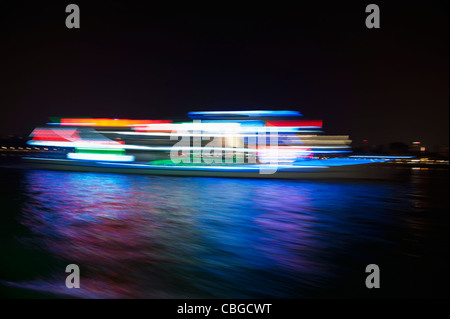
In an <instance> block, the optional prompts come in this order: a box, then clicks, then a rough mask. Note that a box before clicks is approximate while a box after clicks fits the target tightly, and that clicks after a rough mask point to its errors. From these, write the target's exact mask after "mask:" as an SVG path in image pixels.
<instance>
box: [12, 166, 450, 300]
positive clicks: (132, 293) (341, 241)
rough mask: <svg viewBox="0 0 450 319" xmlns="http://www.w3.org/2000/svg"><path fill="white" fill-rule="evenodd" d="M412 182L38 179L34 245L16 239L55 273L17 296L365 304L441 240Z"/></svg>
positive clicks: (30, 192) (33, 186) (56, 175)
mask: <svg viewBox="0 0 450 319" xmlns="http://www.w3.org/2000/svg"><path fill="white" fill-rule="evenodd" d="M411 178H412V179H413V180H412V183H399V182H397V183H395V182H394V183H387V182H384V183H383V182H365V181H359V182H349V181H291V180H251V179H222V178H196V177H191V178H188V177H158V176H135V175H119V174H100V173H77V172H55V171H40V170H29V171H26V172H25V173H24V175H23V177H22V181H21V190H22V192H23V195H24V199H23V202H22V203H21V213H20V216H18V221H19V223H20V224H21V225H23V226H25V227H26V229H27V230H28V231H29V233H28V234H27V235H26V236H17V235H16V236H15V238H16V240H17V241H18V242H19V244H20V245H21V246H25V247H27V248H28V249H30V250H34V251H39V252H41V253H42V254H44V255H45V256H48V257H49V258H50V260H51V261H52V264H51V266H50V269H48V270H46V271H41V272H40V273H38V274H35V276H34V278H33V279H32V280H23V281H20V280H16V281H15V282H14V283H12V282H11V281H9V283H8V284H10V285H13V286H14V285H15V286H17V287H21V288H29V289H33V290H40V291H44V292H51V293H54V294H57V295H66V294H68V295H73V296H79V297H86V298H267V297H276V298H297V297H314V296H322V295H325V296H329V295H330V294H333V293H335V292H337V291H344V292H345V293H346V295H348V296H356V297H358V296H360V292H361V289H362V288H364V280H365V276H366V274H365V273H364V269H365V265H367V264H369V263H381V264H384V265H385V267H389V265H391V264H393V263H398V262H415V260H419V261H418V262H421V261H420V260H421V259H423V258H425V257H426V256H425V255H424V253H423V249H422V248H420V247H419V248H417V247H416V246H414V242H418V241H420V238H422V237H424V236H427V234H428V232H429V231H430V226H429V225H428V224H429V220H427V219H426V218H423V217H420V213H421V212H423V210H424V207H425V211H426V207H427V205H431V204H430V203H429V200H430V199H429V198H428V197H427V196H429V194H426V193H422V192H423V190H421V189H420V187H419V186H420V185H419V186H418V185H415V184H414V183H415V182H416V183H419V182H418V181H414V176H412V177H411ZM417 214H419V215H417ZM410 243H413V244H412V245H411V244H410ZM447 247H448V246H447ZM424 249H426V247H425V248H424ZM393 256H395V258H397V259H395V260H394V259H391V257H393ZM399 256H401V257H399ZM70 263H74V264H77V265H79V266H80V268H81V285H82V288H81V289H70V290H69V289H67V288H66V287H65V285H64V282H65V276H66V275H67V274H65V273H64V269H65V265H67V264H70ZM403 266H404V265H401V266H395V267H399V268H401V267H403ZM396 269H397V268H396ZM353 284H355V285H354V286H352V285H353ZM344 286H345V287H344ZM347 286H348V287H347ZM352 287H353V288H352ZM327 293H328V294H327ZM346 295H345V294H343V296H346Z"/></svg>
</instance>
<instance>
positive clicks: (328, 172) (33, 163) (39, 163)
mask: <svg viewBox="0 0 450 319" xmlns="http://www.w3.org/2000/svg"><path fill="white" fill-rule="evenodd" d="M23 164H24V167H25V168H31V169H50V170H64V171H78V172H104V173H125V174H143V175H161V176H200V177H229V178H262V179H316V178H322V179H330V178H331V179H333V178H359V179H389V178H392V175H393V174H394V173H395V170H393V169H392V168H387V167H383V166H382V165H380V164H359V165H345V166H334V167H301V166H299V167H290V168H278V169H277V170H276V171H275V172H274V173H266V174H262V173H261V169H260V168H261V167H258V166H257V165H248V166H246V167H241V168H240V169H234V168H233V167H218V168H217V167H216V168H213V167H201V168H199V167H189V166H181V167H180V166H157V165H144V164H142V165H139V164H118V163H98V162H83V161H70V160H51V161H49V160H45V159H25V160H24V161H23Z"/></svg>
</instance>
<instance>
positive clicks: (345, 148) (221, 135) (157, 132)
mask: <svg viewBox="0 0 450 319" xmlns="http://www.w3.org/2000/svg"><path fill="white" fill-rule="evenodd" d="M188 116H189V120H181V121H174V120H124V119H104V118H57V119H55V118H54V119H53V121H52V122H51V123H47V125H46V126H43V127H38V128H36V129H35V130H34V131H33V132H32V133H31V135H30V137H31V139H30V140H29V141H28V144H30V145H33V146H35V147H36V146H37V147H44V149H45V150H48V148H53V149H56V148H57V149H58V150H59V151H58V152H51V151H48V152H42V153H40V154H39V156H34V157H29V156H28V157H24V158H23V159H24V162H25V163H27V165H29V166H30V165H32V166H33V167H39V168H45V169H61V170H77V171H100V172H119V173H138V174H155V175H177V176H212V177H250V178H335V177H342V178H353V177H358V178H361V177H362V178H371V175H374V176H373V177H377V174H379V173H375V174H372V170H370V168H369V167H372V166H373V164H375V163H380V162H385V161H389V160H392V158H386V157H385V158H383V157H378V158H374V157H372V158H370V157H366V158H361V157H356V156H348V155H349V154H350V153H351V152H352V151H351V147H350V143H351V140H350V139H349V138H348V136H330V135H324V134H323V131H322V121H321V120H311V119H306V120H305V119H303V115H302V114H301V113H299V112H297V111H268V110H265V111H213V112H190V113H188Z"/></svg>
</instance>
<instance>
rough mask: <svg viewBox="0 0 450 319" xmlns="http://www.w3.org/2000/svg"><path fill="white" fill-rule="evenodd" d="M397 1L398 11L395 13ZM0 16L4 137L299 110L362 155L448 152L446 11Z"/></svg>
mask: <svg viewBox="0 0 450 319" xmlns="http://www.w3.org/2000/svg"><path fill="white" fill-rule="evenodd" d="M394 2H395V3H394ZM69 3H72V2H67V3H64V2H61V1H60V2H59V4H54V5H50V4H45V2H40V1H34V2H33V4H27V3H26V2H24V3H20V2H15V5H14V7H11V6H9V7H5V5H3V4H2V5H0V9H1V12H0V14H1V16H0V135H1V136H6V135H8V134H20V135H25V136H26V135H28V134H29V133H30V132H31V130H32V129H33V128H34V127H35V126H38V125H42V124H43V123H46V122H47V119H48V117H49V116H71V117H80V116H86V117H112V118H144V119H156V118H160V117H165V118H170V117H183V116H184V115H185V114H186V112H188V111H191V110H226V109H235V110H239V109H241V110H242V109H293V110H299V111H301V112H302V113H303V114H305V115H306V116H307V117H308V118H314V119H323V120H324V124H325V132H326V133H328V134H349V135H350V137H351V139H353V140H354V141H355V142H356V143H358V141H361V139H368V140H369V141H370V142H371V143H374V144H376V143H389V142H394V141H402V142H406V143H410V142H411V141H414V140H419V141H422V142H423V143H424V144H426V145H429V146H432V145H435V144H448V132H449V127H448V121H449V120H448V113H449V92H448V85H449V83H448V82H449V77H448V71H449V63H448V62H449V45H448V44H449V42H448V36H449V34H448V24H449V23H448V21H449V17H448V2H446V1H439V2H437V1H421V2H415V1H390V2H385V1H383V2H382V1H374V3H376V4H378V5H379V6H380V9H381V29H378V30H375V29H367V28H366V27H365V18H366V15H367V14H366V13H365V7H366V5H367V4H369V3H372V2H369V1H367V2H365V1H358V2H356V1H354V2H350V1H334V2H331V1H330V2H329V4H328V3H324V2H320V4H315V5H312V4H311V3H312V2H311V3H309V2H301V3H304V4H301V3H300V4H297V5H296V6H295V7H294V6H288V5H286V4H284V5H283V4H281V3H280V2H271V3H270V5H266V6H260V4H259V5H257V3H255V4H254V5H252V6H250V5H247V6H245V7H244V6H243V5H242V2H241V3H239V2H237V3H230V2H208V3H209V4H210V5H208V6H200V5H198V6H196V7H195V6H194V5H193V4H191V2H189V3H188V2H185V3H186V6H183V7H180V6H178V5H177V4H176V3H172V4H171V5H167V6H165V7H163V6H149V5H147V6H144V5H143V4H139V3H132V2H131V1H124V2H122V3H120V4H119V3H117V4H114V3H112V2H103V3H102V4H101V5H100V4H98V5H93V4H92V3H89V2H88V3H84V2H80V1H74V2H73V3H76V4H78V5H79V6H80V9H81V29H77V30H75V29H67V28H66V27H65V18H66V16H67V14H66V13H65V7H66V5H67V4H69Z"/></svg>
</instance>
